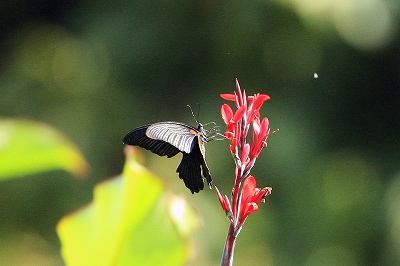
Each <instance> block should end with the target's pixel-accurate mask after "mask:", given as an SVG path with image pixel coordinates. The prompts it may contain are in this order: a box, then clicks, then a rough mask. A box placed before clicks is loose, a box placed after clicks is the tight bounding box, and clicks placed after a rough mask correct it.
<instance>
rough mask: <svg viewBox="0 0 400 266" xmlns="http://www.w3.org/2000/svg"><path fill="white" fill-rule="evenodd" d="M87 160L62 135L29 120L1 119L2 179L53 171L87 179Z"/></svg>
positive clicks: (0, 173) (0, 169) (0, 158)
mask: <svg viewBox="0 0 400 266" xmlns="http://www.w3.org/2000/svg"><path fill="white" fill-rule="evenodd" d="M88 168H89V167H88V164H87V162H86V161H85V158H84V157H83V155H82V154H81V152H80V151H79V150H78V148H76V147H75V145H74V144H73V143H72V142H71V141H69V140H68V139H67V138H66V137H65V136H64V135H63V134H62V133H60V132H59V131H57V130H55V129H54V128H51V127H50V126H48V125H46V124H43V123H38V122H34V121H30V120H25V119H1V118H0V180H1V179H8V178H16V177H21V176H24V175H28V174H34V173H39V172H44V171H49V170H53V169H64V170H66V171H68V172H70V173H72V174H73V175H76V176H83V175H85V174H86V172H87V170H88Z"/></svg>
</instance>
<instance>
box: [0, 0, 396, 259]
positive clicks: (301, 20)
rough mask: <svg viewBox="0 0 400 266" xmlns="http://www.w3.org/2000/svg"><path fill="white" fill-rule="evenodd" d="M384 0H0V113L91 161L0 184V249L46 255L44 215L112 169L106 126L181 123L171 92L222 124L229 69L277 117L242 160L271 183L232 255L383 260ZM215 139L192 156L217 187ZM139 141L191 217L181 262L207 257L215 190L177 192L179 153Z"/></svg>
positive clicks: (218, 147) (388, 151) (113, 150)
mask: <svg viewBox="0 0 400 266" xmlns="http://www.w3.org/2000/svg"><path fill="white" fill-rule="evenodd" d="M399 12H400V3H399V2H398V1H389V0H387V1H384V0H369V1H359V0H348V1H336V0H323V1H316V2H315V3H314V1H307V0H286V1H277V0H276V1H273V0H270V1H267V0H259V1H239V0H237V1H165V0H164V1H162V0H160V1H124V0H116V1H92V0H74V1H71V0H70V1H50V0H8V1H7V0H3V1H1V3H0V115H1V116H2V117H11V118H20V117H23V118H29V119H33V120H37V121H42V122H45V123H48V124H50V125H51V126H54V127H55V128H57V129H59V130H61V131H62V132H64V133H65V134H67V135H68V136H69V137H70V138H71V139H72V140H73V141H74V142H75V143H76V144H77V145H78V146H79V147H80V149H81V150H82V152H83V153H84V154H85V156H86V157H87V159H88V161H89V163H90V164H91V167H92V171H91V173H90V176H89V178H88V179H86V180H77V179H75V178H73V177H71V176H69V175H68V174H67V173H65V172H62V171H54V172H50V173H45V174H40V175H35V176H30V177H26V178H23V179H18V180H12V181H11V180H10V181H3V182H1V183H0V258H2V260H3V263H4V262H6V264H5V265H22V264H23V263H24V262H26V261H28V262H31V263H32V262H33V264H36V265H60V264H62V261H61V258H60V255H59V248H60V244H59V240H58V238H57V235H56V233H55V229H54V228H55V225H56V223H57V221H58V220H59V219H60V218H61V217H62V216H64V215H65V214H67V213H69V212H71V211H73V210H75V209H77V208H78V207H80V206H82V205H84V204H85V203H87V202H89V201H90V200H91V198H92V188H93V186H94V185H95V184H97V183H98V182H100V181H101V180H104V179H107V178H110V177H112V176H115V175H117V174H119V173H120V172H121V171H122V167H123V163H124V156H123V145H122V143H121V139H122V137H123V136H124V135H125V134H126V133H127V132H129V131H130V130H131V129H133V128H134V127H137V126H140V125H142V124H147V123H152V122H158V121H168V120H170V121H171V120H172V121H180V122H184V123H188V124H192V125H195V122H194V119H193V118H192V115H191V114H190V110H189V109H188V108H187V107H186V105H187V104H190V105H191V106H192V107H193V108H194V110H195V112H197V111H196V110H197V106H198V105H197V104H199V106H200V115H199V118H198V119H199V120H200V121H201V122H203V123H206V122H209V121H214V122H216V123H218V124H220V125H223V122H222V120H221V118H220V113H219V112H220V106H221V104H222V103H223V100H222V99H221V98H220V97H219V94H220V93H231V92H233V91H234V90H235V78H238V79H239V81H240V83H241V86H242V87H243V88H245V89H246V90H247V92H248V94H254V93H258V92H260V93H266V94H269V95H271V97H272V99H271V100H270V101H268V102H267V103H266V104H265V106H264V108H263V115H264V116H268V117H269V118H270V120H271V127H272V129H276V128H279V129H280V131H279V133H276V134H273V135H272V136H271V137H270V138H269V146H268V148H267V149H266V150H265V151H264V152H263V154H262V155H261V157H260V158H259V160H258V161H257V164H256V166H255V168H254V170H253V174H254V175H255V176H256V177H257V178H258V185H259V186H260V187H264V186H271V187H273V193H272V195H271V196H270V197H269V198H268V201H267V204H265V205H261V208H260V209H261V210H260V211H259V212H258V213H256V214H253V215H252V216H251V217H250V218H249V220H248V222H247V223H246V225H245V227H244V229H243V231H242V233H241V235H240V236H239V240H238V246H237V252H236V253H237V254H236V265H248V264H249V263H250V264H251V265H378V264H379V265H397V264H399V263H400V248H399V247H400V196H399V191H400V171H399V170H400V167H399V165H400V164H399V157H400V152H399V151H400V143H399V140H400V135H399V133H398V132H399V129H400V119H399V118H400V107H399V103H400V86H399V85H400V84H399V81H400V71H399V70H400V56H399V55H400V54H399V50H400V42H399V31H398V30H399ZM314 73H316V74H317V75H318V78H315V77H314ZM228 144H229V143H228V142H226V141H219V142H211V143H209V144H208V145H207V160H208V164H209V166H210V169H211V172H212V174H213V178H214V184H215V185H217V186H219V188H220V189H221V190H222V191H223V192H224V193H226V194H228V195H229V193H230V190H231V187H232V184H233V169H234V165H233V161H232V159H231V155H230V154H229V150H228ZM145 154H146V158H147V166H148V167H149V168H150V169H151V170H153V171H154V172H156V173H158V174H159V175H161V176H162V177H163V178H165V180H166V182H167V183H168V184H169V186H170V187H171V188H172V189H173V190H174V191H175V192H176V193H180V194H182V195H184V196H185V197H187V198H188V200H189V201H191V202H192V203H193V205H194V206H195V207H196V208H198V209H199V212H200V213H201V215H202V216H203V225H204V226H203V228H202V229H201V230H200V231H199V232H197V234H196V235H197V236H196V237H197V240H196V243H197V244H196V245H197V247H196V248H197V251H196V252H197V257H196V259H195V261H194V262H193V265H218V263H219V259H220V256H221V253H222V248H223V243H224V240H225V234H226V231H227V228H228V221H227V220H226V218H225V217H224V214H223V212H222V210H220V209H219V208H220V207H219V202H218V201H217V198H216V196H215V192H214V191H210V190H206V191H204V192H201V193H200V194H198V195H191V194H190V192H189V191H188V190H187V189H186V188H184V186H183V184H182V183H181V181H180V180H179V179H178V178H177V176H176V174H175V168H176V166H177V165H178V163H179V158H176V159H175V158H174V159H169V160H167V159H165V158H158V157H157V156H155V155H152V154H150V153H147V152H146V153H145ZM0 167H1V162H0ZM216 217H218V218H216ZM216 220H217V221H216ZM0 264H2V262H0Z"/></svg>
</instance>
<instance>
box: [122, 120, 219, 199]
mask: <svg viewBox="0 0 400 266" xmlns="http://www.w3.org/2000/svg"><path fill="white" fill-rule="evenodd" d="M217 128H218V127H217V126H215V127H213V128H212V129H211V130H205V129H204V127H203V125H202V124H200V123H198V127H197V128H195V127H192V126H189V125H186V124H183V123H179V122H158V123H154V124H149V125H145V126H141V127H138V128H135V129H134V130H132V131H131V132H129V133H128V134H127V135H126V136H125V137H124V138H123V140H122V142H123V143H124V144H128V145H134V146H139V147H142V148H144V149H146V150H150V151H151V152H153V153H155V154H157V155H159V156H167V157H168V158H170V157H173V156H175V155H176V154H178V153H179V152H181V153H182V154H183V156H182V161H181V163H180V164H179V166H178V168H177V169H176V172H177V173H178V174H179V178H181V179H182V180H183V182H184V183H185V186H186V187H187V188H188V189H190V191H191V192H192V194H193V193H198V192H200V190H202V189H203V188H204V181H203V177H204V178H205V180H206V181H207V183H208V186H209V187H210V188H211V187H212V184H211V181H212V178H211V174H210V170H209V168H208V166H207V163H206V160H205V144H206V143H207V142H209V141H210V140H212V139H214V137H215V135H216V134H219V133H216V132H217V131H218V129H217Z"/></svg>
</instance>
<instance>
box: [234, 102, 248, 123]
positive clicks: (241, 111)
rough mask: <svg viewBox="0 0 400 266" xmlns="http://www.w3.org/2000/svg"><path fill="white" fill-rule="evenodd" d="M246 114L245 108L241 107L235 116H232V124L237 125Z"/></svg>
mask: <svg viewBox="0 0 400 266" xmlns="http://www.w3.org/2000/svg"><path fill="white" fill-rule="evenodd" d="M245 113H246V106H244V105H242V106H240V107H239V109H237V111H236V113H235V115H234V116H233V122H234V123H237V122H239V121H240V119H242V118H243V116H244V114H245Z"/></svg>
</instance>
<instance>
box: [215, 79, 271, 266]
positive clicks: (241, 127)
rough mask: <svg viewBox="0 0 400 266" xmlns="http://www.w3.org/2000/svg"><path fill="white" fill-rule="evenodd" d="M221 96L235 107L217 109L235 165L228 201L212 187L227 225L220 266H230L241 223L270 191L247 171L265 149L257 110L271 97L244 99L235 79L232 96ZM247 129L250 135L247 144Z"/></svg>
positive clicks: (264, 124)
mask: <svg viewBox="0 0 400 266" xmlns="http://www.w3.org/2000/svg"><path fill="white" fill-rule="evenodd" d="M221 97H222V98H223V99H225V100H228V101H232V102H235V106H236V108H237V109H236V111H233V110H232V108H231V107H230V106H229V105H228V104H223V105H222V107H221V115H222V119H223V120H224V122H225V124H226V125H227V130H226V132H225V134H224V136H225V137H226V138H227V139H228V140H230V142H231V144H230V150H231V153H232V155H233V158H234V160H235V165H236V168H235V183H234V186H233V189H232V197H231V199H230V200H229V198H228V197H227V196H226V195H222V194H221V192H220V191H219V190H218V188H217V187H216V191H217V195H218V199H219V201H220V203H221V206H222V208H223V209H224V211H225V213H226V215H227V216H228V218H229V220H230V222H231V224H230V227H229V232H228V237H227V240H226V244H225V249H224V255H223V264H222V265H232V264H231V263H232V260H233V250H234V247H235V243H236V237H237V235H238V234H239V232H240V230H241V228H242V226H243V224H244V222H245V221H246V219H247V217H249V215H250V214H252V213H253V212H256V211H257V210H258V204H259V203H260V202H265V198H266V197H268V196H269V195H270V194H271V191H272V188H270V187H265V188H262V189H261V188H257V181H256V178H255V177H254V176H252V175H250V170H251V169H252V168H253V166H254V164H255V162H256V159H257V158H258V156H259V155H260V153H261V151H262V149H263V148H265V147H266V146H267V138H268V136H269V135H270V128H269V119H268V118H266V117H265V118H261V112H260V110H261V107H262V106H263V104H264V103H265V102H266V101H267V100H269V99H270V98H271V97H269V96H268V95H266V94H260V93H258V94H255V95H254V96H249V97H246V92H245V91H244V90H243V91H242V90H241V88H240V84H239V81H238V80H237V79H236V92H235V94H221ZM247 101H248V102H247ZM250 128H252V135H251V139H250V143H248V140H247V137H248V133H249V129H250Z"/></svg>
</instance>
